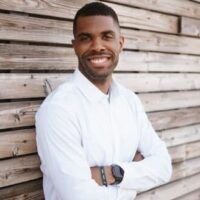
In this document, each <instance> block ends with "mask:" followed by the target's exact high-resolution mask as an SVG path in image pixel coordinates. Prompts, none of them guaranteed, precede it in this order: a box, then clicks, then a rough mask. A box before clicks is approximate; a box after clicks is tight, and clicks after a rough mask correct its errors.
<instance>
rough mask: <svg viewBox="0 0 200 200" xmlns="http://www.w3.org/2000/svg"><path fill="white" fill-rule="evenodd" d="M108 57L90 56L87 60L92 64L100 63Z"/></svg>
mask: <svg viewBox="0 0 200 200" xmlns="http://www.w3.org/2000/svg"><path fill="white" fill-rule="evenodd" d="M108 59H109V58H108V57H102V58H91V59H89V61H90V62H91V63H93V64H102V63H104V62H106V61H108Z"/></svg>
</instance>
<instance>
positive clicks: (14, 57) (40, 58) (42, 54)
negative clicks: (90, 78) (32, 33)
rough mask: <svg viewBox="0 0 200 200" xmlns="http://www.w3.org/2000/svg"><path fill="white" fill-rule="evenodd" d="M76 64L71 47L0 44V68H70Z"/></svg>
mask: <svg viewBox="0 0 200 200" xmlns="http://www.w3.org/2000/svg"><path fill="white" fill-rule="evenodd" d="M77 64H78V62H77V58H76V56H75V53H74V50H73V49H72V48H67V47H54V46H50V47H49V46H44V45H39V46H38V45H20V44H6V43H5V44H3V43H2V44H0V70H9V69H11V70H72V69H74V68H75V67H76V66H77Z"/></svg>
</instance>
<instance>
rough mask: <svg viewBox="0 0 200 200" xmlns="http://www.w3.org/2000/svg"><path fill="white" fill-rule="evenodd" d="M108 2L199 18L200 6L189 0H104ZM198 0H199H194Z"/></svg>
mask: <svg viewBox="0 0 200 200" xmlns="http://www.w3.org/2000/svg"><path fill="white" fill-rule="evenodd" d="M106 1H110V2H116V3H122V4H124V5H128V6H135V7H139V8H144V9H150V10H155V11H161V12H164V13H170V14H174V15H180V16H187V17H194V18H199V19H200V7H199V6H198V4H197V3H195V2H191V1H189V0H173V1H168V0H157V1H155V0H140V1H138V0H131V1H130V0H123V1H122V0H106ZM196 1H199V0H196Z"/></svg>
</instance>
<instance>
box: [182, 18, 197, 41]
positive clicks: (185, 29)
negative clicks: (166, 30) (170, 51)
mask: <svg viewBox="0 0 200 200" xmlns="http://www.w3.org/2000/svg"><path fill="white" fill-rule="evenodd" d="M181 34H183V35H191V36H197V37H200V19H191V18H187V17H181Z"/></svg>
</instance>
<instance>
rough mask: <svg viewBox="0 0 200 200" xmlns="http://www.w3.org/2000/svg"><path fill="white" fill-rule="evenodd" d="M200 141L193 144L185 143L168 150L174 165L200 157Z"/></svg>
mask: <svg viewBox="0 0 200 200" xmlns="http://www.w3.org/2000/svg"><path fill="white" fill-rule="evenodd" d="M199 148H200V140H199V141H198V140H197V141H196V142H192V143H189V142H188V143H185V144H182V145H178V146H174V147H170V148H168V151H169V153H170V155H171V158H172V162H173V163H180V162H184V161H186V160H189V159H192V158H196V157H200V151H199Z"/></svg>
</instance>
